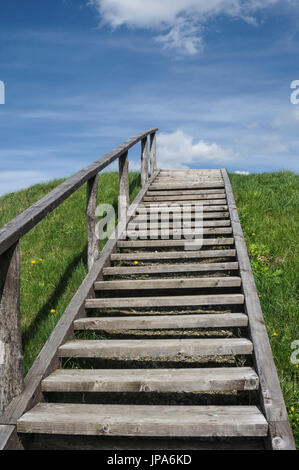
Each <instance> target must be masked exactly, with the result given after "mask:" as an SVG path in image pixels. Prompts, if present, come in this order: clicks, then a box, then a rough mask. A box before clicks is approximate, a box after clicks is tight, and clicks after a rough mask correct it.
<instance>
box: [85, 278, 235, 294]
mask: <svg viewBox="0 0 299 470" xmlns="http://www.w3.org/2000/svg"><path fill="white" fill-rule="evenodd" d="M240 285H241V278H240V277H238V276H227V277H202V278H187V279H145V280H143V279H141V280H130V281H119V280H118V281H98V282H95V285H94V288H95V290H113V291H115V293H117V291H118V290H136V289H142V290H143V289H197V288H207V287H209V288H217V287H239V286H240Z"/></svg>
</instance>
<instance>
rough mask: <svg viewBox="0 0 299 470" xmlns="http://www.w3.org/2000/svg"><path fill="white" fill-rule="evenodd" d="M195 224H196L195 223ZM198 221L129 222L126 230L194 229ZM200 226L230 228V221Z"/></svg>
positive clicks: (205, 223)
mask: <svg viewBox="0 0 299 470" xmlns="http://www.w3.org/2000/svg"><path fill="white" fill-rule="evenodd" d="M195 222H196V223H195ZM198 225H199V221H198V220H197V221H195V220H193V221H192V220H191V221H189V222H183V221H182V222H179V223H176V222H169V221H167V222H165V221H161V222H152V221H151V220H149V221H146V222H138V221H137V222H130V223H129V224H128V227H127V228H128V230H149V229H150V230H153V229H157V230H161V229H167V228H169V229H179V228H182V229H184V228H190V229H191V228H195V227H198ZM201 225H202V227H203V228H207V227H230V220H202V219H201Z"/></svg>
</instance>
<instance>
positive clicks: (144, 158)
mask: <svg viewBox="0 0 299 470" xmlns="http://www.w3.org/2000/svg"><path fill="white" fill-rule="evenodd" d="M147 179H148V144H147V136H146V137H144V138H143V139H142V140H141V187H142V188H143V186H144V185H145V183H146V181H147Z"/></svg>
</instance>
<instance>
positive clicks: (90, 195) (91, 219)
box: [86, 175, 100, 270]
mask: <svg viewBox="0 0 299 470" xmlns="http://www.w3.org/2000/svg"><path fill="white" fill-rule="evenodd" d="M98 183H99V178H98V175H95V176H93V177H92V178H90V179H89V180H88V181H87V186H86V219H87V235H88V237H87V240H88V242H87V264H88V270H90V269H91V267H92V265H93V263H94V262H95V260H96V259H97V258H98V257H99V254H100V249H99V240H98V238H97V236H96V225H97V217H96V208H97V199H98Z"/></svg>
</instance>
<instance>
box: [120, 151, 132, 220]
mask: <svg viewBox="0 0 299 470" xmlns="http://www.w3.org/2000/svg"><path fill="white" fill-rule="evenodd" d="M118 168H119V201H120V204H119V207H120V213H119V218H120V219H124V220H125V219H126V218H127V212H128V207H129V205H130V190H129V159H128V152H125V153H124V154H123V155H121V156H120V157H119V160H118Z"/></svg>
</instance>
